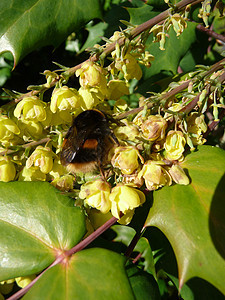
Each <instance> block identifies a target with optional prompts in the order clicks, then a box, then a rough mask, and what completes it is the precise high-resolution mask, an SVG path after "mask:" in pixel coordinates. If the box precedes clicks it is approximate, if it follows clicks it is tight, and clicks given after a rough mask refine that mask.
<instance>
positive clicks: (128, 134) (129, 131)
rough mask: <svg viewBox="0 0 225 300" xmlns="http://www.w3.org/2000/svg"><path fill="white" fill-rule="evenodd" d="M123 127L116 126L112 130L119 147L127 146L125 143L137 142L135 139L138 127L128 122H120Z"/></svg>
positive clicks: (137, 134)
mask: <svg viewBox="0 0 225 300" xmlns="http://www.w3.org/2000/svg"><path fill="white" fill-rule="evenodd" d="M121 122H122V123H124V125H125V126H117V127H116V128H115V129H114V134H115V136H116V137H117V139H118V140H119V142H120V145H122V144H125V145H126V144H127V143H126V142H127V141H134V142H138V140H137V137H138V136H139V130H138V126H136V125H135V124H133V123H132V122H129V121H128V120H122V121H121Z"/></svg>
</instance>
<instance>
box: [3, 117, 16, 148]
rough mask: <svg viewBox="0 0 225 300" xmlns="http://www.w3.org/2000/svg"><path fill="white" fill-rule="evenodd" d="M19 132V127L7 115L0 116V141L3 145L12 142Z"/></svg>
mask: <svg viewBox="0 0 225 300" xmlns="http://www.w3.org/2000/svg"><path fill="white" fill-rule="evenodd" d="M19 134H20V129H19V127H18V126H17V125H16V123H15V122H14V121H13V120H11V119H9V118H8V117H7V116H3V115H2V116H0V141H1V143H3V144H4V145H5V144H6V143H7V144H10V143H11V142H13V140H14V139H15V137H16V136H18V135H19ZM6 146H7V145H6Z"/></svg>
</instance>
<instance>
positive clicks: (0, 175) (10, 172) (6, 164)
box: [0, 156, 16, 182]
mask: <svg viewBox="0 0 225 300" xmlns="http://www.w3.org/2000/svg"><path fill="white" fill-rule="evenodd" d="M15 176H16V168H15V165H14V163H13V162H12V161H11V160H10V159H9V158H8V157H6V156H0V181H3V182H8V181H12V180H14V179H15Z"/></svg>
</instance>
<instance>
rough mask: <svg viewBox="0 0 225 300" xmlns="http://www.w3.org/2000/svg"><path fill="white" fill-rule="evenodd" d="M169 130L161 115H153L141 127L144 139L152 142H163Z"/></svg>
mask: <svg viewBox="0 0 225 300" xmlns="http://www.w3.org/2000/svg"><path fill="white" fill-rule="evenodd" d="M166 128H167V122H166V120H165V119H164V118H163V117H162V116H160V115H151V116H149V117H148V119H147V120H146V121H145V122H144V123H143V124H142V125H141V130H142V132H143V137H144V138H145V139H147V140H149V141H150V142H152V141H156V140H157V141H161V140H162V139H164V137H165V131H166Z"/></svg>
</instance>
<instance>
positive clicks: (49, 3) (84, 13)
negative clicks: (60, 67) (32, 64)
mask: <svg viewBox="0 0 225 300" xmlns="http://www.w3.org/2000/svg"><path fill="white" fill-rule="evenodd" d="M100 17H101V12H100V6H99V1H98V0H83V1H79V0H58V1H54V0H26V1H16V0H12V1H8V0H1V2H0V20H1V22H0V25H1V26H0V28H1V29H0V53H1V52H5V51H10V52H11V53H12V54H13V56H14V61H15V65H16V64H17V63H18V61H19V60H20V59H21V58H22V57H24V56H25V55H26V54H28V53H30V52H31V51H33V50H35V49H36V48H38V47H43V46H46V45H53V46H54V47H56V46H58V45H59V44H60V43H62V42H63V41H64V40H65V39H66V37H67V36H68V35H69V34H70V33H71V32H73V31H76V30H77V29H79V28H80V27H81V26H83V25H84V24H85V23H87V22H88V21H89V20H91V19H93V18H100Z"/></svg>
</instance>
